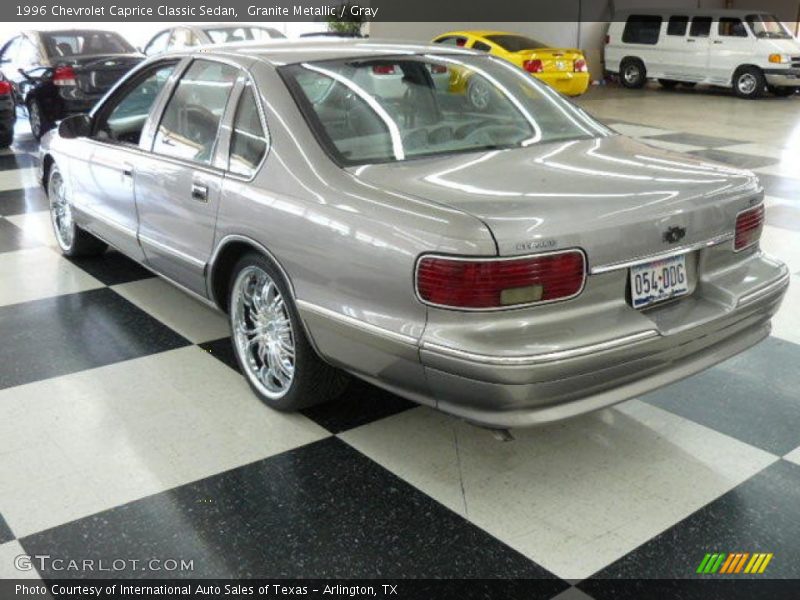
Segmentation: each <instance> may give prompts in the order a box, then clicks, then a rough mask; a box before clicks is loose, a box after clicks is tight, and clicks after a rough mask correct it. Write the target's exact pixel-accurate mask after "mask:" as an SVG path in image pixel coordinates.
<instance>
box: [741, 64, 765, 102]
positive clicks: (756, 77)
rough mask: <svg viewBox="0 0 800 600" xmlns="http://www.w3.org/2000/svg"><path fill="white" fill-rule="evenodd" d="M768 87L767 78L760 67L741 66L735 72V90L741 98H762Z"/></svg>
mask: <svg viewBox="0 0 800 600" xmlns="http://www.w3.org/2000/svg"><path fill="white" fill-rule="evenodd" d="M766 87H767V80H766V78H765V77H764V73H762V72H761V69H759V68H758V67H739V68H738V69H737V70H736V72H735V73H734V74H733V92H734V94H736V95H737V96H739V98H746V99H748V100H755V99H756V98H760V97H761V96H763V95H764V90H765V89H766Z"/></svg>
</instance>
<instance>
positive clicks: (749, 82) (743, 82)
mask: <svg viewBox="0 0 800 600" xmlns="http://www.w3.org/2000/svg"><path fill="white" fill-rule="evenodd" d="M736 86H737V87H738V88H739V92H741V93H742V94H744V95H746V96H749V95H750V94H752V93H753V92H755V91H756V87H757V86H758V80H757V79H756V77H755V75H753V74H752V73H742V74H741V75H739V79H737V80H736Z"/></svg>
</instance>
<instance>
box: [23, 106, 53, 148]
mask: <svg viewBox="0 0 800 600" xmlns="http://www.w3.org/2000/svg"><path fill="white" fill-rule="evenodd" d="M28 123H29V124H30V126H31V134H33V137H34V138H35V139H36V141H37V142H38V141H39V140H41V139H42V136H43V135H44V134H45V133H47V132H48V131H50V130H51V129H52V128H53V123H52V122H51V121H50V120H49V119H48V118H47V116H46V115H45V113H44V110H43V109H42V105H41V103H40V102H39V101H38V100H36V99H35V98H34V99H32V100H29V101H28Z"/></svg>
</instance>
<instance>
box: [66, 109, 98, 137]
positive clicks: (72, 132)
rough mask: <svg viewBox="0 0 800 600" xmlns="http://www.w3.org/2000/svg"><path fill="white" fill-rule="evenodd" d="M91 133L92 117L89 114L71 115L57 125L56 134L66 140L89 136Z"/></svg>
mask: <svg viewBox="0 0 800 600" xmlns="http://www.w3.org/2000/svg"><path fill="white" fill-rule="evenodd" d="M91 134H92V118H91V117H90V116H89V115H86V114H82V115H72V116H69V117H67V118H66V119H64V120H63V121H61V123H60V124H59V125H58V135H59V136H60V137H62V138H64V139H67V140H73V139H75V138H80V137H89V136H90V135H91Z"/></svg>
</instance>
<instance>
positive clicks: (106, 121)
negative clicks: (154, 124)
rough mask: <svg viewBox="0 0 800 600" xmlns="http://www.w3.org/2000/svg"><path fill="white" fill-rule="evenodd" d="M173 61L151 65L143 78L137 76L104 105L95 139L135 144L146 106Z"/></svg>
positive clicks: (149, 105)
mask: <svg viewBox="0 0 800 600" xmlns="http://www.w3.org/2000/svg"><path fill="white" fill-rule="evenodd" d="M175 64H176V63H171V64H166V65H164V64H162V65H160V66H158V67H155V68H154V69H153V70H151V71H150V73H149V74H144V75H143V77H144V79H140V80H139V83H136V84H134V86H133V87H131V88H129V89H128V90H126V91H125V92H123V95H122V97H121V98H120V99H119V101H117V102H116V103H115V102H114V100H112V101H111V102H110V103H109V104H108V105H107V106H108V107H109V108H110V109H111V110H110V112H109V111H108V110H107V109H105V108H104V113H105V115H107V116H105V117H104V116H102V115H101V116H100V118H99V119H98V123H97V130H96V131H97V133H96V134H95V138H96V139H100V140H114V141H116V142H122V143H127V144H134V145H136V144H138V143H139V138H140V137H141V135H142V129H143V128H144V124H145V122H146V121H147V117H148V116H149V115H150V109H151V108H152V107H153V103H154V102H155V101H156V98H157V97H158V94H159V92H161V89H162V88H163V87H164V84H165V83H167V79H169V76H170V75H171V74H172V71H173V70H175Z"/></svg>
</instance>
